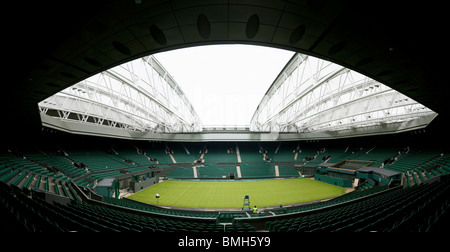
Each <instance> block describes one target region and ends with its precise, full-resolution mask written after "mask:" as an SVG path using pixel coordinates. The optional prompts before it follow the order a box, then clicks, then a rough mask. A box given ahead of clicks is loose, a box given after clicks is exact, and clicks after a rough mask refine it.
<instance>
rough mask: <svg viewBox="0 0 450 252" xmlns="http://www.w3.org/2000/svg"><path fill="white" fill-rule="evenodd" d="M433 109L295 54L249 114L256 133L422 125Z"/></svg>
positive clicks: (365, 130)
mask: <svg viewBox="0 0 450 252" xmlns="http://www.w3.org/2000/svg"><path fill="white" fill-rule="evenodd" d="M436 116H437V114H436V113H435V112H433V111H432V110H430V109H429V108H427V107H425V106H424V105H422V104H419V103H417V102H416V101H414V100H413V99H411V98H409V97H407V96H405V95H403V94H401V93H399V92H397V91H395V90H393V89H391V88H389V87H387V86H385V85H383V84H381V83H379V82H377V81H375V80H373V79H371V78H368V77H366V76H364V75H362V74H359V73H357V72H355V71H352V70H350V69H347V68H345V67H342V66H340V65H337V64H334V63H331V62H328V61H325V60H322V59H318V58H315V57H312V56H307V55H302V54H296V55H295V56H294V57H293V58H292V59H291V60H290V62H289V63H288V64H287V65H286V67H285V68H284V69H283V71H282V72H281V73H280V75H279V76H278V78H277V79H276V80H275V81H274V83H273V84H272V86H271V87H270V88H269V90H268V91H267V93H266V95H265V96H264V98H263V99H262V101H261V103H260V104H259V106H258V108H257V110H256V112H255V113H254V115H253V118H252V121H251V126H250V130H251V131H254V132H289V133H291V132H297V133H323V132H327V133H332V132H339V134H341V135H342V134H348V135H349V136H351V135H352V134H355V133H356V132H358V134H361V133H362V134H373V133H383V132H385V131H389V133H395V132H396V131H404V130H408V129H415V128H422V127H425V126H426V125H427V124H429V123H430V122H431V120H433V119H434V118H435V117H436Z"/></svg>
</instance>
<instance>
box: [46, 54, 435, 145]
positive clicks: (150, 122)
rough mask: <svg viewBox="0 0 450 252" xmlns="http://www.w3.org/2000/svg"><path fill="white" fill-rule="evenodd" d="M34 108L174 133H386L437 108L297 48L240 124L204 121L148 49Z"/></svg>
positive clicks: (63, 118)
mask: <svg viewBox="0 0 450 252" xmlns="http://www.w3.org/2000/svg"><path fill="white" fill-rule="evenodd" d="M192 67H194V68H195V66H192ZM39 109H40V112H41V119H42V123H43V125H44V126H48V127H51V128H57V129H60V130H64V131H68V132H73V133H79V134H93V135H99V134H100V135H104V136H112V137H121V138H130V139H149V140H167V139H170V140H179V141H181V140H183V141H187V140H191V139H195V141H214V140H225V139H226V140H261V139H264V140H282V139H284V138H287V139H289V140H292V139H329V138H342V137H354V136H364V135H373V134H389V133H398V132H403V131H408V130H414V129H420V128H423V127H426V126H427V125H428V124H429V123H430V122H431V121H432V120H433V119H434V118H435V117H436V116H437V114H436V113H435V112H434V111H432V110H430V109H429V108H427V107H426V106H424V105H422V104H420V103H418V102H416V101H414V100H413V99H411V98H409V97H407V96H405V95H403V94H401V93H400V92H398V91H395V90H393V89H392V88H389V87H387V86H385V85H383V84H382V83H379V82H377V81H375V80H373V79H371V78H369V77H366V76H364V75H362V74H359V73H357V72H355V71H353V70H350V69H347V68H345V67H343V66H340V65H337V64H335V63H331V62H329V61H326V60H322V59H319V58H315V57H312V56H308V55H304V54H300V53H297V54H295V55H294V56H293V57H292V58H291V60H290V61H289V62H288V63H287V65H286V66H285V67H284V69H283V70H282V71H281V73H280V74H279V75H278V77H277V78H276V79H275V81H274V82H273V84H272V85H271V86H270V88H269V90H268V91H267V92H266V94H265V95H264V97H263V98H262V100H261V103H260V104H259V106H258V108H257V109H256V111H255V113H254V115H253V118H252V119H251V121H250V125H248V126H246V127H244V128H239V129H238V128H231V129H230V128H227V127H225V126H223V127H215V128H204V127H203V126H202V124H201V118H199V116H198V115H197V113H196V112H195V110H194V108H193V106H192V105H191V103H190V102H189V99H188V97H187V96H186V95H185V93H184V92H183V90H181V88H180V86H179V85H178V84H177V83H176V82H175V80H174V79H173V78H172V77H171V74H170V73H169V72H168V71H167V70H166V69H164V67H163V66H162V65H161V63H159V62H158V61H157V60H156V59H155V57H153V56H146V57H143V58H140V59H137V60H134V61H131V62H128V63H125V64H122V65H120V66H117V67H114V68H111V69H109V70H107V71H104V72H101V73H99V74H97V75H94V76H92V77H90V78H88V79H86V80H83V81H81V82H79V83H77V84H75V85H74V86H72V87H69V88H66V89H65V90H63V91H61V92H59V93H57V94H55V95H53V96H51V97H49V98H47V99H45V100H44V101H42V102H40V103H39ZM267 135H268V136H269V137H267Z"/></svg>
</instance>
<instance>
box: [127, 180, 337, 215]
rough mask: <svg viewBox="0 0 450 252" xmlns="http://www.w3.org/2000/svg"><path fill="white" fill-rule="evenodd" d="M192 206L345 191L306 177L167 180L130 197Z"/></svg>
mask: <svg viewBox="0 0 450 252" xmlns="http://www.w3.org/2000/svg"><path fill="white" fill-rule="evenodd" d="M156 193H158V194H159V195H160V196H161V197H160V198H159V200H158V201H159V202H158V203H159V205H163V206H175V207H190V208H242V204H243V198H244V196H245V195H246V194H248V195H250V204H251V206H253V205H256V206H257V207H268V206H278V205H279V204H280V203H281V204H283V205H287V204H294V203H301V202H307V201H313V200H318V199H324V198H329V197H334V196H339V195H342V194H344V193H345V188H342V187H338V186H334V185H330V184H327V183H323V182H320V181H315V180H312V179H306V178H295V179H274V180H244V181H178V180H168V181H164V182H162V183H159V184H156V185H154V186H152V187H149V188H147V189H145V190H142V191H140V192H137V193H135V194H133V195H131V196H130V197H128V198H129V199H133V200H137V201H141V202H145V203H150V204H155V205H156V203H157V202H156V197H155V196H156Z"/></svg>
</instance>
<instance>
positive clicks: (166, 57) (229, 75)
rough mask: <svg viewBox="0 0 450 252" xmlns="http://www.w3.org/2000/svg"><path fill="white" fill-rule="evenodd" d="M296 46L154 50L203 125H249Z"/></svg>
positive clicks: (233, 46) (226, 46)
mask: <svg viewBox="0 0 450 252" xmlns="http://www.w3.org/2000/svg"><path fill="white" fill-rule="evenodd" d="M293 55H294V52H292V51H287V50H281V49H276V48H271V47H263V46H251V45H209V46H198V47H190V48H184V49H178V50H172V51H168V52H163V53H158V54H155V55H154V56H155V57H156V59H157V60H158V61H159V62H160V63H161V64H162V65H163V67H164V68H165V69H166V70H167V71H168V72H169V73H170V75H171V76H172V77H173V78H174V79H175V81H176V82H177V84H178V85H179V86H180V87H181V88H182V90H183V91H184V93H185V94H186V96H187V97H188V100H189V101H190V102H191V103H192V105H193V107H194V109H195V111H196V112H197V114H198V115H199V117H200V120H201V122H202V124H203V126H204V127H211V126H219V127H220V126H248V125H249V124H250V120H251V118H252V116H253V113H254V112H255V110H256V108H257V106H258V104H259V103H260V102H261V99H262V98H263V96H264V94H265V93H266V91H267V90H268V89H269V87H270V85H271V84H272V83H273V81H274V80H275V78H276V77H277V76H278V74H279V73H280V72H281V70H282V69H283V67H284V66H285V65H286V64H287V62H288V61H289V60H290V59H291V58H292V56H293Z"/></svg>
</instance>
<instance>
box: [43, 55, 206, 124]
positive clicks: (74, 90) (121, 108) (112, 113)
mask: <svg viewBox="0 0 450 252" xmlns="http://www.w3.org/2000/svg"><path fill="white" fill-rule="evenodd" d="M39 109H40V111H41V113H42V114H46V115H52V116H53V117H57V118H58V119H59V120H62V121H64V120H75V121H77V122H78V123H80V124H86V125H88V126H89V125H90V124H95V125H101V126H106V127H112V128H116V129H122V130H131V131H139V132H161V133H182V132H200V131H202V125H201V122H200V119H199V117H198V116H197V114H196V112H195V111H194V109H193V107H192V105H191V103H190V102H189V100H188V99H187V97H186V96H185V94H184V93H183V91H182V90H181V89H180V88H179V86H178V85H177V83H176V82H175V81H174V80H173V78H172V77H171V76H170V75H169V74H168V73H167V71H166V70H165V69H164V68H163V67H162V66H161V64H160V63H159V62H158V61H157V60H156V59H155V58H154V57H153V56H148V57H144V58H140V59H137V60H134V61H130V62H128V63H125V64H122V65H120V66H117V67H114V68H111V69H109V70H107V71H104V72H102V73H99V74H97V75H94V76H92V77H90V78H88V79H86V80H83V81H81V82H79V83H77V84H75V85H73V86H71V87H69V88H66V89H65V90H63V91H61V92H59V93H57V94H55V95H53V96H51V97H49V98H47V99H45V100H44V101H41V102H40V103H39ZM41 118H42V116H41ZM44 118H45V117H44Z"/></svg>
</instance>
